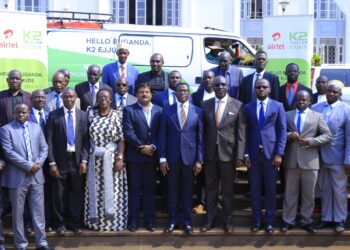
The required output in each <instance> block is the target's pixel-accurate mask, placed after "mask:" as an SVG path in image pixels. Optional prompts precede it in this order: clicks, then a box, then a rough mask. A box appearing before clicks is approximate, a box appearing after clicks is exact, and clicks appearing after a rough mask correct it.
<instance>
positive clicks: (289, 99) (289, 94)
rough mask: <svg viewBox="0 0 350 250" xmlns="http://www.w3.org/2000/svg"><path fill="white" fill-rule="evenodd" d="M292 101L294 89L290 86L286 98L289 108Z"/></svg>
mask: <svg viewBox="0 0 350 250" xmlns="http://www.w3.org/2000/svg"><path fill="white" fill-rule="evenodd" d="M293 99H294V88H293V87H292V85H290V87H289V91H288V96H287V101H288V105H289V106H291V105H292V103H293Z"/></svg>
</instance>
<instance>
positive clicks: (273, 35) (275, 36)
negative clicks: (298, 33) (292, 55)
mask: <svg viewBox="0 0 350 250" xmlns="http://www.w3.org/2000/svg"><path fill="white" fill-rule="evenodd" d="M280 37H281V33H279V32H275V33H273V34H272V41H274V42H276V41H277V40H278V39H280Z"/></svg>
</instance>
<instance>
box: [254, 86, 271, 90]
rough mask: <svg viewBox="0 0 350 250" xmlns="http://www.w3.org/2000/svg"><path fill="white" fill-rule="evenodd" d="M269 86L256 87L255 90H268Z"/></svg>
mask: <svg viewBox="0 0 350 250" xmlns="http://www.w3.org/2000/svg"><path fill="white" fill-rule="evenodd" d="M268 88H270V87H269V86H255V89H268Z"/></svg>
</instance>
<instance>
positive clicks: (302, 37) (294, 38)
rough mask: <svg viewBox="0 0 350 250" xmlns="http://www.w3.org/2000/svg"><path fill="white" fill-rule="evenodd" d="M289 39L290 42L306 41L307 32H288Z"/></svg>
mask: <svg viewBox="0 0 350 250" xmlns="http://www.w3.org/2000/svg"><path fill="white" fill-rule="evenodd" d="M289 40H290V41H291V42H304V41H305V42H306V41H307V32H290V33H289Z"/></svg>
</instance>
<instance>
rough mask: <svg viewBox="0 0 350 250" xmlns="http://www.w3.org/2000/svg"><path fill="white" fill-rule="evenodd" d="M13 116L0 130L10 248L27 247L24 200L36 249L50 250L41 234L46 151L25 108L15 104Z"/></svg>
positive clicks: (43, 138)
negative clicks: (9, 214)
mask: <svg viewBox="0 0 350 250" xmlns="http://www.w3.org/2000/svg"><path fill="white" fill-rule="evenodd" d="M14 116H15V120H14V121H12V122H10V123H8V124H7V125H5V126H3V127H2V128H1V129H0V135H1V136H0V138H1V145H2V149H3V152H4V155H5V156H6V158H5V159H6V162H5V163H6V168H5V169H4V172H3V174H2V176H1V177H2V178H1V184H2V186H5V187H8V188H9V194H10V199H11V204H12V228H13V232H14V237H13V239H14V244H15V247H16V249H26V248H27V247H28V240H27V238H26V236H25V232H24V225H23V211H24V204H25V201H26V200H27V201H28V204H29V208H30V211H31V216H32V220H33V224H34V231H35V244H36V247H37V248H36V249H50V247H49V246H48V243H47V241H46V233H45V217H44V190H43V184H44V182H45V179H44V175H43V171H42V167H43V164H44V162H45V159H46V157H47V152H48V147H47V144H46V142H45V137H44V133H43V132H42V130H41V128H40V126H39V125H37V124H34V123H32V122H28V118H29V107H28V105H27V104H25V103H18V104H16V105H15V107H14Z"/></svg>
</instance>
